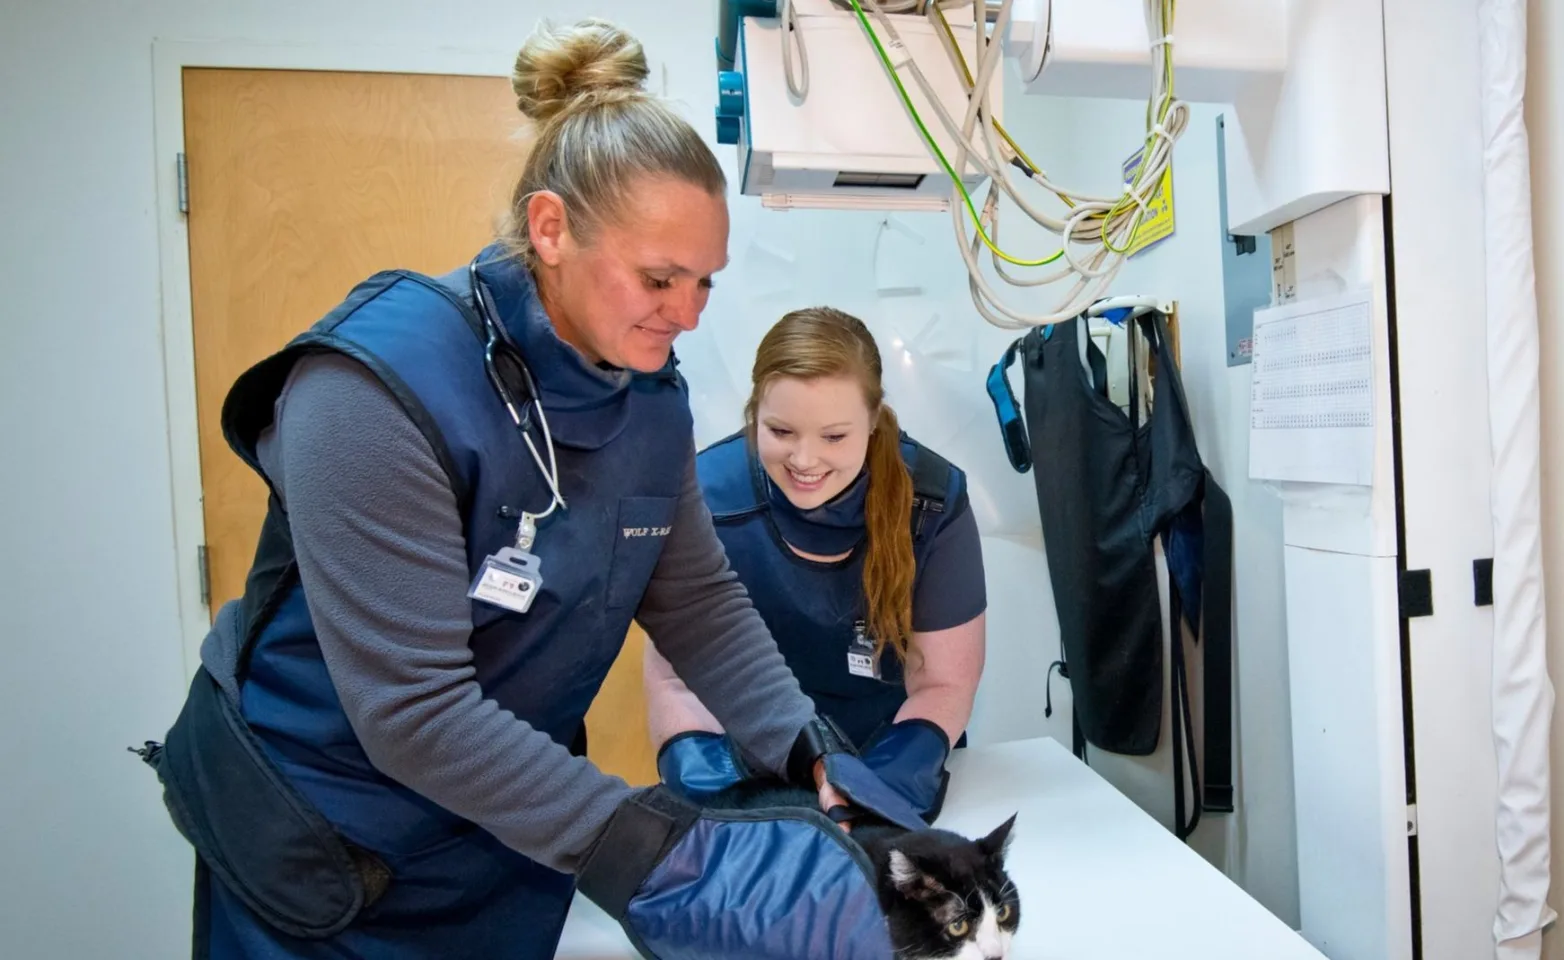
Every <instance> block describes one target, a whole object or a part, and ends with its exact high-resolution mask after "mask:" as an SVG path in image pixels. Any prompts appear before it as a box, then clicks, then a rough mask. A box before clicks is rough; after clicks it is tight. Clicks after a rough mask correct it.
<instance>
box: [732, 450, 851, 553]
mask: <svg viewBox="0 0 1564 960" xmlns="http://www.w3.org/2000/svg"><path fill="white" fill-rule="evenodd" d="M756 469H757V470H760V471H761V476H763V477H765V484H766V499H767V503H768V505H769V506H770V508H771V518H772V520H773V521H774V522H775V523H776V525H777V531H778V532H779V533H781V534H782V539H783V540H786V541H787V542H788V543H790V544H792V545H793V546H795V547H797V548H798V549H800V550H802V551H804V552H805V553H813V554H819V555H821V556H835V555H837V554H839V553H846V552H847V551H849V550H851V549H853V548H854V547H856V546H857V545H858V543H859V541H861V540H862V539H863V537H864V533H865V523H864V504H865V503H866V502H867V500H868V494H869V471H868V470H867V469H864V470H860V471H859V472H858V476H857V477H856V478H855V479H854V480H853V482H852V483H850V484H848V485H847V487H846V489H844V490H843V491H842V492H841V493H839V494H837V495H836V496H834V497H832V498H831V499H830V500H827V501H826V502H825V503H822V504H821V505H820V506H818V507H813V508H811V509H809V510H800V509H799V508H798V507H796V506H794V505H793V501H791V500H789V499H788V498H787V494H785V493H783V492H782V489H781V488H780V487H778V486H777V485H776V484H775V483H772V482H771V478H770V477H769V476H767V475H766V474H765V472H764V468H762V467H761V466H760V465H759V464H758V463H757V464H756Z"/></svg>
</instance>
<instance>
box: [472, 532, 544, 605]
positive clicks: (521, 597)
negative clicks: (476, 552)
mask: <svg viewBox="0 0 1564 960" xmlns="http://www.w3.org/2000/svg"><path fill="white" fill-rule="evenodd" d="M541 567H542V562H541V561H540V560H538V558H537V557H535V556H533V555H532V554H530V553H527V552H526V551H524V550H517V549H516V548H515V547H505V548H504V549H502V550H499V551H497V552H495V553H493V554H491V555H490V556H488V557H487V558H485V559H484V561H483V566H482V567H481V568H479V570H478V575H477V576H476V577H474V578H473V581H472V586H471V587H470V588H468V590H467V596H469V597H471V598H472V599H474V600H482V601H483V602H484V603H488V604H492V605H494V606H496V607H500V608H502V609H505V610H510V611H513V612H515V613H526V612H527V611H528V610H530V609H531V608H532V601H533V600H534V599H536V598H537V595H538V591H539V590H541V589H542V588H543V574H542V573H541V572H540V570H541Z"/></svg>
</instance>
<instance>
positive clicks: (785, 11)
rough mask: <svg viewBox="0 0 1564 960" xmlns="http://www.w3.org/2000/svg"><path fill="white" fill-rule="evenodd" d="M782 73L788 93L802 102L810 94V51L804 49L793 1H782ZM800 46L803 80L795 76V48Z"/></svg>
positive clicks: (799, 58) (800, 68)
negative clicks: (785, 79) (795, 45)
mask: <svg viewBox="0 0 1564 960" xmlns="http://www.w3.org/2000/svg"><path fill="white" fill-rule="evenodd" d="M781 21H782V73H783V76H785V77H786V78H787V89H788V92H789V93H791V94H792V95H793V96H795V97H797V98H798V99H800V100H802V99H804V97H805V96H806V95H807V94H808V93H809V51H808V50H806V49H804V35H803V34H802V33H800V32H799V31H798V11H797V10H794V9H793V0H782V17H781ZM794 44H797V46H798V65H799V70H800V72H801V73H802V74H803V76H802V78H801V79H795V78H794V76H793V46H794Z"/></svg>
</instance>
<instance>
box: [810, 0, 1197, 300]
mask: <svg viewBox="0 0 1564 960" xmlns="http://www.w3.org/2000/svg"><path fill="white" fill-rule="evenodd" d="M860 2H862V4H863V6H864V7H865V9H866V10H867V11H868V12H870V13H871V14H872V15H873V17H874V20H875V22H876V23H877V24H878V25H879V27H880V29H881V30H882V31H883V32H884V34H885V36H886V37H887V38H888V39H890V40H891V41H892V42H893V43H900V37H899V36H898V33H897V30H896V27H895V24H894V22H893V21H892V20H891V19H890V17H889V16H888V14H890V13H900V12H908V11H909V9H910V8H912V7H915V6H919V7H921V8H922V9H923V10H925V11H926V12H927V14H928V16H929V18H930V19H931V20H934V19H935V18H936V17H938V16H939V14H938V12H937V11H936V10H934V9H930V8H929V7H928V5H922V4H916V3H913V2H911V0H884V2H882V0H860ZM836 3H837V5H838V6H850V5H851V4H850V3H849V2H848V0H836ZM947 5H948V4H946V3H937V4H934V5H933V6H934V7H937V8H942V7H944V6H947ZM1169 6H1170V7H1171V4H1169ZM1143 7H1144V12H1145V16H1146V26H1147V34H1148V36H1150V37H1151V38H1152V39H1151V41H1150V43H1149V48H1150V52H1151V69H1152V89H1151V94H1150V100H1149V102H1148V113H1147V120H1148V129H1147V132H1146V136H1145V143H1144V148H1143V151H1142V157H1141V166H1140V176H1139V178H1138V180H1137V182H1136V183H1134V184H1131V185H1129V186H1127V187H1126V188H1125V190H1124V192H1123V193H1122V194H1121V195H1120V196H1117V197H1097V196H1089V195H1085V194H1081V193H1078V192H1076V191H1072V190H1068V189H1066V188H1064V187H1062V186H1061V185H1058V184H1055V183H1053V182H1052V181H1051V180H1050V179H1049V178H1048V176H1047V174H1046V173H1045V172H1044V171H1043V170H1040V169H1038V170H1032V171H1031V173H1030V174H1029V179H1031V180H1032V181H1033V182H1034V183H1036V184H1037V185H1038V186H1040V187H1042V188H1043V189H1044V190H1047V191H1049V192H1051V193H1054V194H1056V195H1059V196H1060V197H1062V198H1065V199H1067V200H1068V202H1069V203H1070V204H1073V208H1072V209H1071V210H1070V212H1069V214H1068V216H1067V217H1065V218H1064V219H1060V218H1058V217H1055V216H1052V215H1050V214H1048V213H1046V212H1045V211H1043V210H1040V209H1038V208H1037V207H1036V206H1034V205H1033V203H1032V202H1031V201H1030V200H1028V199H1027V198H1026V197H1025V196H1024V195H1023V194H1022V193H1021V192H1020V191H1019V190H1017V189H1016V186H1015V184H1014V183H1013V182H1012V181H1011V180H1010V177H1009V174H1008V166H1009V164H1010V157H1009V156H1008V155H1007V152H1006V148H1005V147H1004V146H1002V145H1001V144H1000V143H999V142H998V141H997V139H996V130H995V124H994V120H993V115H992V111H991V109H990V105H989V87H990V84H991V81H992V77H993V73H994V70H995V69H996V68H997V67H998V64H999V61H1000V59H1001V57H1002V43H1001V40H1000V38H1001V37H1002V36H1003V33H1004V30H1005V28H1006V27H1007V25H1008V24H1009V20H1010V13H1011V0H1003V2H1002V3H1001V6H1000V13H999V17H998V20H997V21H996V23H995V25H994V32H993V38H992V39H991V38H990V37H989V35H988V32H987V29H986V25H985V16H984V15H985V12H986V11H985V4H984V3H982V0H973V16H974V24H975V26H974V40H975V46H976V50H975V51H974V57H973V62H974V63H976V64H977V68H976V75H975V77H974V79H973V80H972V81H971V85H970V87H969V88H968V105H967V110H966V111H965V116H964V117H963V118H962V122H961V123H959V124H958V123H957V122H956V120H955V119H954V118H953V117H952V116H951V115H950V113H949V111H948V110H947V109H946V108H945V105H944V102H943V101H942V99H941V98H940V97H939V96H938V95H937V94H936V93H935V91H934V89H933V86H932V84H930V83H929V81H928V79H927V77H926V76H925V75H924V73H923V71H922V69H921V67H920V65H919V64H918V63H917V61H916V60H915V59H908V60H907V61H906V62H905V63H904V64H898V67H900V68H903V69H905V72H906V74H907V75H908V76H910V77H911V78H912V80H913V82H914V83H916V84H917V85H918V87H919V88H921V89H922V90H923V92H924V94H925V96H926V98H927V102H928V103H929V104H930V105H931V107H932V109H933V113H934V118H935V119H936V120H937V121H938V123H939V126H941V127H943V128H944V129H945V132H946V133H947V134H948V135H949V136H950V137H951V138H952V139H954V140H955V142H956V148H955V153H956V156H955V158H954V162H953V163H952V164H951V166H952V169H953V170H955V171H956V172H957V175H958V176H959V175H960V174H961V173H963V172H965V171H966V169H967V166H968V163H969V162H970V163H971V165H972V166H974V167H976V168H977V169H978V170H979V171H980V172H981V173H983V174H984V175H986V176H987V178H988V179H989V195H988V197H987V198H986V200H985V203H984V205H983V211H982V212H981V213H980V214H979V224H980V225H981V226H982V228H983V229H984V230H986V231H987V233H988V235H989V239H990V241H991V242H992V244H993V246H994V247H995V248H998V246H999V242H998V237H999V207H998V199H999V194H998V191H1003V192H1004V194H1005V195H1006V196H1009V197H1010V198H1011V200H1012V201H1014V202H1015V204H1016V206H1017V207H1018V208H1019V209H1020V210H1021V212H1022V213H1023V214H1025V215H1026V216H1027V217H1029V218H1031V219H1032V220H1033V221H1034V222H1035V223H1037V224H1038V225H1040V226H1042V227H1044V228H1045V229H1047V230H1048V231H1049V232H1051V233H1055V234H1057V235H1059V237H1060V241H1061V244H1062V260H1063V261H1064V264H1063V266H1060V267H1057V268H1056V269H1054V270H1053V271H1050V272H1048V273H1046V274H1043V275H1041V276H1036V277H1030V278H1022V277H1018V276H1014V275H1013V274H1012V272H1011V269H1013V267H1012V268H1011V269H1007V268H1006V267H1005V266H1004V261H1003V258H1002V257H1001V256H1000V255H999V254H998V252H997V251H996V250H991V251H990V256H991V259H992V260H993V264H994V268H995V272H996V274H997V275H998V276H999V277H1000V278H1001V279H1002V280H1004V281H1005V282H1007V283H1009V284H1011V285H1012V286H1019V287H1037V286H1043V285H1046V284H1050V283H1056V282H1058V281H1060V280H1064V279H1067V278H1069V277H1071V276H1074V277H1075V278H1076V282H1075V283H1074V284H1073V285H1072V286H1071V288H1070V289H1069V291H1068V292H1067V293H1066V295H1065V296H1064V298H1063V299H1062V300H1061V301H1060V303H1059V304H1058V305H1057V306H1056V307H1055V309H1054V310H1053V311H1051V312H1049V313H1045V314H1026V313H1021V312H1018V311H1016V310H1013V309H1011V308H1009V307H1006V306H1005V305H1004V304H1003V303H1002V302H1001V299H1000V297H999V296H998V295H997V294H996V293H995V291H994V290H993V288H992V286H991V285H990V284H989V282H988V279H987V278H986V277H985V276H984V275H983V272H982V269H981V267H980V263H979V261H978V259H977V257H978V253H979V248H980V246H981V245H982V237H981V236H980V235H979V234H978V233H977V232H976V231H974V234H973V236H972V238H971V240H970V242H969V241H968V238H967V235H966V232H965V231H966V229H967V217H966V212H967V211H966V210H965V209H964V207H963V206H962V204H961V203H960V202H953V203H952V204H951V217H952V224H953V226H954V228H955V230H956V232H957V236H958V238H959V240H960V242H959V243H958V244H957V248H958V250H959V251H960V252H961V255H962V259H963V260H964V261H965V263H966V266H967V272H968V277H969V283H968V285H969V287H970V288H971V291H972V296H973V302H974V304H975V305H976V306H977V309H978V312H979V313H980V314H981V315H982V316H983V317H984V319H985V320H987V321H988V322H990V323H993V324H994V325H996V326H1000V327H1005V328H1007V329H1025V328H1027V327H1031V326H1039V325H1047V324H1050V323H1056V322H1058V321H1060V320H1066V319H1071V318H1073V317H1075V316H1077V315H1079V314H1080V312H1081V311H1082V310H1084V309H1085V308H1086V307H1087V306H1089V305H1090V304H1091V303H1093V302H1095V301H1096V300H1098V299H1101V298H1102V296H1103V295H1105V294H1106V292H1107V290H1108V288H1109V287H1110V286H1111V284H1112V282H1113V280H1114V278H1115V277H1117V275H1118V272H1119V270H1120V269H1122V268H1123V265H1124V263H1125V260H1126V255H1125V254H1123V253H1120V252H1117V251H1116V250H1113V249H1110V248H1112V247H1117V248H1119V249H1120V250H1123V249H1126V248H1127V247H1128V245H1129V243H1130V242H1131V241H1132V239H1133V236H1134V233H1135V231H1136V230H1137V229H1138V228H1139V226H1140V225H1141V224H1142V223H1143V222H1144V219H1145V217H1146V216H1147V215H1148V214H1149V212H1150V206H1149V201H1150V197H1151V196H1152V195H1153V194H1154V193H1155V192H1156V191H1157V190H1158V189H1159V188H1160V185H1161V181H1162V179H1163V176H1164V174H1165V173H1166V171H1167V169H1168V164H1169V162H1170V161H1171V158H1172V152H1173V146H1174V144H1175V143H1176V142H1177V140H1178V138H1179V137H1180V136H1181V135H1182V134H1183V132H1184V129H1185V127H1186V126H1187V124H1188V120H1189V108H1188V106H1187V105H1186V104H1184V103H1183V102H1181V101H1178V100H1175V99H1173V98H1172V96H1171V93H1170V91H1169V90H1168V88H1167V71H1168V63H1169V61H1170V58H1171V50H1172V46H1173V34H1172V32H1171V31H1170V30H1169V27H1171V23H1170V22H1168V20H1167V18H1165V17H1164V16H1163V4H1162V0H1144V3H1143ZM1170 12H1171V11H1170ZM936 33H937V35H938V36H939V38H940V42H941V46H942V48H943V49H944V51H945V54H946V57H947V59H948V60H949V61H950V65H951V69H952V70H954V71H955V72H956V73H957V75H958V77H960V78H961V80H962V81H963V83H966V82H967V81H966V77H965V74H964V73H963V71H962V68H961V63H960V56H959V53H958V50H957V49H956V48H955V47H954V46H952V43H951V40H952V38H951V37H950V36H949V35H947V33H946V32H945V29H944V27H943V26H939V27H937V29H936ZM901 45H902V47H903V48H904V49H905V44H901ZM1164 102H1165V105H1166V112H1165V114H1163V116H1162V118H1161V120H1160V121H1158V122H1152V120H1151V118H1152V116H1153V115H1154V114H1155V113H1157V112H1158V111H1159V108H1161V107H1163V105H1164ZM975 127H976V128H979V129H981V132H982V136H981V138H980V141H979V143H978V144H977V145H976V149H974V144H973V137H972V135H973V133H974V132H975V130H974V128H975ZM1077 247H1084V248H1085V249H1084V250H1079V249H1076V248H1077ZM1032 269H1037V267H1035V266H1034V267H1032Z"/></svg>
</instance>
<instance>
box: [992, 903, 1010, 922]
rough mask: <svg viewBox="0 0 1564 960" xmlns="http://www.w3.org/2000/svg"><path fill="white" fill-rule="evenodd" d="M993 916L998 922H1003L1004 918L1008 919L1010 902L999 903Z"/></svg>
mask: <svg viewBox="0 0 1564 960" xmlns="http://www.w3.org/2000/svg"><path fill="white" fill-rule="evenodd" d="M994 918H995V919H996V920H998V921H999V922H1000V923H1004V922H1005V921H1006V920H1009V919H1010V904H1008V903H1001V904H1000V905H999V910H998V911H996V912H995V914H994Z"/></svg>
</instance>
